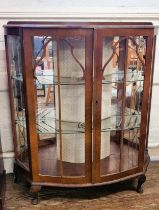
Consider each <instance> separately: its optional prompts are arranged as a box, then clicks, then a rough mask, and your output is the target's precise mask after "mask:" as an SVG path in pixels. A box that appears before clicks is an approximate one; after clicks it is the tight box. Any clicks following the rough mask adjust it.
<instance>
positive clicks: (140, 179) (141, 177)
mask: <svg viewBox="0 0 159 210" xmlns="http://www.w3.org/2000/svg"><path fill="white" fill-rule="evenodd" d="M145 181H146V176H145V175H141V176H139V178H138V185H137V189H136V191H137V192H138V193H143V192H144V190H143V188H142V184H143V183H144V182H145Z"/></svg>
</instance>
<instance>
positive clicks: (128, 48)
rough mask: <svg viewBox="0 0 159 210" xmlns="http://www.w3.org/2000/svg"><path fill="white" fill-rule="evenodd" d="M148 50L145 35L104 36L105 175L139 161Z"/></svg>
mask: <svg viewBox="0 0 159 210" xmlns="http://www.w3.org/2000/svg"><path fill="white" fill-rule="evenodd" d="M145 52H146V40H145V38H143V37H142V36H139V37H127V38H126V37H118V36H115V37H104V39H103V58H102V59H103V64H102V67H103V69H102V73H103V78H102V119H101V169H100V171H101V175H106V174H111V173H117V172H119V171H122V170H128V169H131V168H133V167H136V166H137V164H138V150H139V148H138V145H139V138H140V137H139V136H140V132H139V130H140V129H139V128H140V123H141V107H142V94H143V81H144V64H145V60H144V58H145ZM125 58H127V60H126V61H125ZM125 67H126V68H125ZM121 150H122V153H121ZM130 154H131V155H130Z"/></svg>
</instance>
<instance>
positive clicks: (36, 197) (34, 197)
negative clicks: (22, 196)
mask: <svg viewBox="0 0 159 210" xmlns="http://www.w3.org/2000/svg"><path fill="white" fill-rule="evenodd" d="M40 189H41V186H35V185H33V186H31V188H30V191H31V193H32V200H31V203H32V204H33V205H37V204H38V203H39V195H38V194H39V191H40Z"/></svg>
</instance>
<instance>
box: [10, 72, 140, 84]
mask: <svg viewBox="0 0 159 210" xmlns="http://www.w3.org/2000/svg"><path fill="white" fill-rule="evenodd" d="M35 76H36V78H37V79H36V82H37V85H58V77H57V76H53V71H52V70H44V71H41V73H38V74H36V75H35ZM104 77H105V79H103V80H102V84H112V83H123V82H124V80H123V78H124V71H121V70H116V71H113V73H112V74H107V75H104ZM12 79H15V80H18V81H23V78H22V75H16V76H12ZM137 81H144V76H143V71H138V70H133V71H132V70H130V69H129V70H128V72H127V79H126V82H137ZM83 84H85V80H84V79H82V78H72V77H60V85H83Z"/></svg>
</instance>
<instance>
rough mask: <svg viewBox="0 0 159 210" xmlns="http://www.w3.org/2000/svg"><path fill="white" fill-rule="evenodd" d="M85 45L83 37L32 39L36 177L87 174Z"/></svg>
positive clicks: (60, 36) (35, 37) (59, 36)
mask: <svg viewBox="0 0 159 210" xmlns="http://www.w3.org/2000/svg"><path fill="white" fill-rule="evenodd" d="M85 45H86V40H85V36H84V35H71V34H70V35H68V36H66V35H62V33H61V35H59V34H58V36H57V35H56V33H55V35H53V36H34V37H33V48H34V55H33V63H34V64H33V67H34V78H35V89H36V90H35V92H36V96H37V99H36V100H37V108H36V119H37V120H36V121H37V135H38V148H39V149H38V151H39V152H38V153H39V173H40V174H41V175H50V176H60V177H69V176H77V177H78V176H85V175H86V174H85V164H86V156H85V154H86V146H85V145H86V141H85V135H86V134H85V123H86V119H87V118H88V116H87V114H86V113H85V112H86V111H85V105H86V103H87V102H86V101H85V92H86V90H85V80H86V79H85V73H86V71H87V70H86V69H88V68H87V67H86V60H85V58H86V46H85ZM89 77H90V78H91V75H89ZM90 97H91V96H90Z"/></svg>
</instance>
